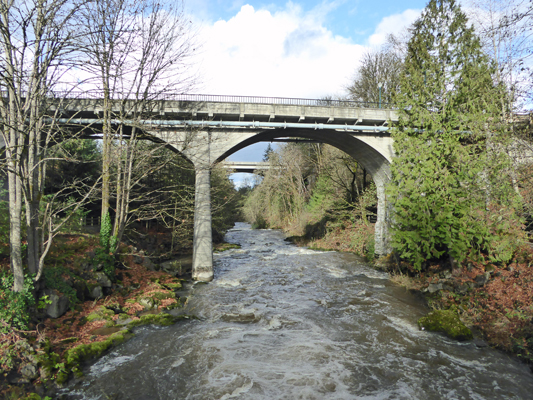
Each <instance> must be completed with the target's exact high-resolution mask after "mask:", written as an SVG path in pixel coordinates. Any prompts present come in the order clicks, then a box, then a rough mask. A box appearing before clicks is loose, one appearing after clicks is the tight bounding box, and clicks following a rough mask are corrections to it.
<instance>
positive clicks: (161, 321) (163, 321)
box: [128, 313, 179, 327]
mask: <svg viewBox="0 0 533 400" xmlns="http://www.w3.org/2000/svg"><path fill="white" fill-rule="evenodd" d="M178 319H179V318H178V317H174V316H172V315H170V314H166V313H161V314H146V315H142V316H141V317H140V318H139V319H136V320H134V321H132V322H130V323H129V325H128V326H130V327H134V326H141V325H150V324H154V325H161V326H169V325H172V324H174V323H175V322H176V321H177V320H178Z"/></svg>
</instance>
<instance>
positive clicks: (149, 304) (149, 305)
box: [138, 297, 157, 310]
mask: <svg viewBox="0 0 533 400" xmlns="http://www.w3.org/2000/svg"><path fill="white" fill-rule="evenodd" d="M138 303H139V304H140V305H141V306H143V307H144V309H145V310H151V309H153V308H156V307H157V304H156V302H155V300H154V299H153V298H151V297H143V298H141V299H139V301H138Z"/></svg>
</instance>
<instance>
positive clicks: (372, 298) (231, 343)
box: [63, 223, 533, 400]
mask: <svg viewBox="0 0 533 400" xmlns="http://www.w3.org/2000/svg"><path fill="white" fill-rule="evenodd" d="M283 239H284V237H283V234H282V233H281V232H279V231H274V230H252V229H250V227H249V225H247V224H243V223H238V224H236V226H235V228H234V229H232V230H230V231H229V232H228V233H227V235H226V240H227V241H228V242H232V243H238V244H240V245H241V246H242V247H241V249H233V250H229V251H226V252H224V253H220V254H215V279H214V280H213V282H211V283H209V284H195V285H191V286H190V288H189V293H190V295H191V296H192V297H191V299H190V301H189V303H188V304H187V306H186V307H187V309H186V312H188V313H190V314H195V315H197V316H198V317H199V320H192V321H184V322H179V323H177V324H176V325H174V326H171V327H165V328H157V327H144V328H139V329H138V330H137V331H136V335H135V337H134V338H133V339H131V340H130V341H128V342H127V343H125V344H123V345H122V346H120V347H118V348H116V349H115V350H113V351H112V352H111V353H109V354H107V355H106V356H104V357H103V358H101V359H99V360H98V361H96V362H95V363H94V364H92V365H90V366H87V367H86V368H85V370H84V373H85V377H84V378H83V379H82V380H80V381H76V382H73V383H71V384H70V386H68V387H67V388H66V389H64V390H63V394H64V396H65V398H67V399H91V400H92V399H115V400H119V399H132V400H133V399H138V400H140V399H147V400H148V399H150V400H156V399H165V400H166V399H202V400H204V399H262V400H263V399H264V400H266V399H268V400H272V399H289V400H292V399H335V400H338V399H410V400H411V399H421V400H431V399H531V398H533V375H532V374H531V372H530V371H529V368H528V367H527V366H525V365H522V364H521V363H519V362H518V361H517V360H515V359H513V358H511V357H509V356H507V355H505V354H503V353H501V352H498V351H495V350H493V349H490V348H488V347H477V346H476V345H475V344H474V343H472V342H462V343H460V342H455V341H452V340H449V339H447V338H446V337H444V336H442V335H440V334H437V333H431V332H425V331H420V330H419V329H418V326H417V320H418V318H420V317H421V316H423V315H424V314H425V313H426V312H427V309H426V308H425V307H424V305H423V304H422V303H421V302H420V300H419V299H416V298H415V297H414V296H413V295H411V294H410V293H408V292H407V291H406V290H405V289H404V288H400V287H397V286H395V285H394V284H392V283H391V282H390V281H389V279H388V277H387V274H385V273H381V272H377V271H375V270H373V269H371V268H370V267H368V266H367V265H366V264H365V263H364V261H363V260H362V259H360V258H358V257H356V256H354V255H351V254H344V253H336V252H318V251H312V250H308V249H305V248H299V247H296V246H294V245H292V244H289V243H287V242H285V241H284V240H283Z"/></svg>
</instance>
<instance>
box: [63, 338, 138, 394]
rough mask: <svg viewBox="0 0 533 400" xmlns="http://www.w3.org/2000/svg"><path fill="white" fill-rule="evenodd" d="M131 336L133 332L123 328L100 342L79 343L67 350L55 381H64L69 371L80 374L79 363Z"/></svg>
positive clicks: (96, 355) (98, 354) (100, 353)
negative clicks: (62, 365)
mask: <svg viewBox="0 0 533 400" xmlns="http://www.w3.org/2000/svg"><path fill="white" fill-rule="evenodd" d="M131 336H133V334H132V333H131V332H130V331H129V329H123V330H121V331H119V332H116V333H113V334H112V335H110V336H109V337H108V338H107V339H106V340H103V341H101V342H93V343H89V344H80V345H79V346H76V347H74V348H72V349H70V350H67V352H66V353H65V356H64V359H65V364H64V367H63V368H60V370H59V372H58V374H57V377H56V382H57V383H58V384H60V385H61V384H63V383H64V382H66V380H67V379H68V377H69V375H70V372H72V373H74V374H75V375H80V374H81V371H80V363H82V362H83V361H87V360H90V359H92V358H96V357H99V356H101V355H102V353H103V352H105V351H106V350H108V349H109V348H111V347H114V346H117V345H119V344H121V343H123V342H124V341H126V340H127V339H129V338H130V337H131Z"/></svg>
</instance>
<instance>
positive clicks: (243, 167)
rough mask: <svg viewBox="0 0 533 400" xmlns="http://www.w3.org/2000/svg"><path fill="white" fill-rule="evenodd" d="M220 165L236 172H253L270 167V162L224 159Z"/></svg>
mask: <svg viewBox="0 0 533 400" xmlns="http://www.w3.org/2000/svg"><path fill="white" fill-rule="evenodd" d="M220 165H221V166H222V168H225V169H230V170H233V171H235V172H248V173H251V174H253V173H255V172H260V171H266V170H269V169H270V163H267V162H248V161H223V162H221V163H220Z"/></svg>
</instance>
